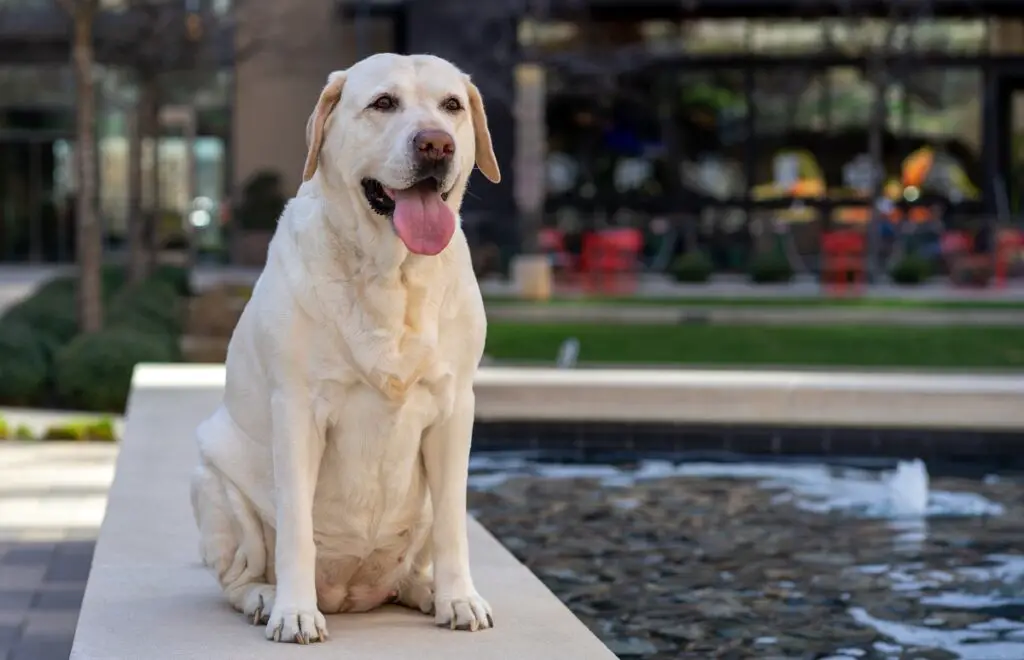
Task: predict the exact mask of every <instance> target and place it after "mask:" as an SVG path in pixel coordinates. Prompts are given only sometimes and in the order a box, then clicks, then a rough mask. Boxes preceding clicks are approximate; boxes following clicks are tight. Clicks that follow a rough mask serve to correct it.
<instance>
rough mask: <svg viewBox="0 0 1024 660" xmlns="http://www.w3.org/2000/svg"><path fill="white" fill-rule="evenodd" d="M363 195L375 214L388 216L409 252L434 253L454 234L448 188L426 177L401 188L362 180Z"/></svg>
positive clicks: (374, 180)
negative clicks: (448, 201) (443, 187)
mask: <svg viewBox="0 0 1024 660" xmlns="http://www.w3.org/2000/svg"><path fill="white" fill-rule="evenodd" d="M362 184H363V194H364V195H365V196H366V201H367V202H368V203H369V205H370V208H371V209H373V212H374V213H377V214H379V215H383V216H387V217H389V218H391V224H392V225H393V226H394V228H395V233H396V234H398V237H399V238H400V239H402V242H403V243H405V246H406V247H407V248H409V251H410V252H414V253H416V254H424V255H434V254H437V253H439V252H441V251H442V250H444V249H445V248H446V247H448V243H449V242H450V241H451V240H452V235H453V234H455V224H456V223H455V213H454V212H453V211H452V210H451V209H450V208H449V207H448V205H447V204H446V203H445V202H446V201H447V200H448V194H449V193H450V192H451V191H446V192H441V191H440V182H439V181H438V180H437V179H435V178H434V177H427V178H426V179H423V180H422V181H419V182H417V183H415V184H413V185H412V186H410V187H408V188H405V189H403V190H397V189H395V188H388V187H386V186H384V185H383V184H382V183H381V182H380V181H377V180H376V179H363V181H362Z"/></svg>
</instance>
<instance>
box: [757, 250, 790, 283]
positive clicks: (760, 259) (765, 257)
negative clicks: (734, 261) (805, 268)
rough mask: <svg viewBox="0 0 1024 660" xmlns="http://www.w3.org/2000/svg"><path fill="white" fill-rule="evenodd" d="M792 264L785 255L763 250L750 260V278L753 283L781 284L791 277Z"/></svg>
mask: <svg viewBox="0 0 1024 660" xmlns="http://www.w3.org/2000/svg"><path fill="white" fill-rule="evenodd" d="M793 275H794V273H793V266H792V265H791V264H790V263H789V259H787V258H786V255H784V254H781V253H779V252H775V251H773V252H765V253H762V254H759V255H757V256H755V257H754V258H753V259H751V261H750V280H751V281H752V282H753V283H754V284H783V283H786V282H789V281H790V280H792V279H793Z"/></svg>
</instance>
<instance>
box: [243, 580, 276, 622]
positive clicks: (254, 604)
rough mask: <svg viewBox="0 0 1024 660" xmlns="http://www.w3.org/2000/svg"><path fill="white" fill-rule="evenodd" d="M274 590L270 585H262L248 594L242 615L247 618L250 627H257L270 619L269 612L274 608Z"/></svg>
mask: <svg viewBox="0 0 1024 660" xmlns="http://www.w3.org/2000/svg"><path fill="white" fill-rule="evenodd" d="M274 595H275V588H274V587H273V586H272V585H269V584H268V585H262V586H259V587H257V588H255V589H253V591H252V592H250V594H249V596H248V598H247V599H246V602H245V604H244V605H243V607H242V613H243V614H245V616H246V617H248V619H249V621H251V622H252V625H254V626H258V625H260V624H262V623H266V622H267V620H268V619H269V618H270V611H271V610H272V609H273V608H274Z"/></svg>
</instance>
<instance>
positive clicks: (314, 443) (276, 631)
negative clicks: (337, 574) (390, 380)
mask: <svg viewBox="0 0 1024 660" xmlns="http://www.w3.org/2000/svg"><path fill="white" fill-rule="evenodd" d="M313 404H314V402H313V398H312V397H311V396H309V393H308V392H298V391H279V392H276V393H275V394H274V396H273V398H272V400H271V414H272V418H273V453H274V487H275V491H276V492H275V502H276V506H277V509H276V525H277V541H276V544H275V555H276V557H275V564H276V569H277V595H276V598H275V600H274V607H273V609H272V610H271V612H270V620H269V622H268V623H267V631H266V632H267V639H272V640H274V641H275V642H296V643H298V644H308V643H309V642H316V641H322V640H324V639H326V638H327V622H326V621H325V620H324V616H323V614H321V613H320V611H319V610H318V609H317V599H316V544H315V543H314V541H313V495H314V491H315V489H316V482H317V477H318V474H319V470H320V461H321V459H322V457H323V452H324V443H325V440H324V433H323V432H322V430H321V429H317V428H316V424H315V423H314V419H313Z"/></svg>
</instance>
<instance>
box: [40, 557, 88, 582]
mask: <svg viewBox="0 0 1024 660" xmlns="http://www.w3.org/2000/svg"><path fill="white" fill-rule="evenodd" d="M91 569H92V555H91V554H73V553H72V554H64V555H61V556H59V557H58V558H57V559H55V560H54V561H52V562H51V563H50V566H49V568H48V569H47V571H46V578H45V579H46V580H47V581H49V580H83V581H84V580H88V579H89V571H90V570H91Z"/></svg>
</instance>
